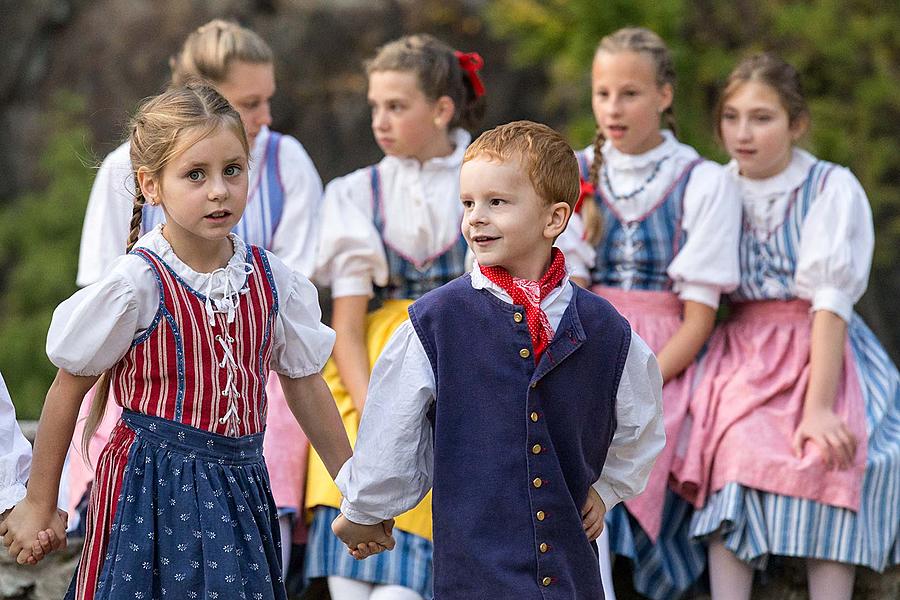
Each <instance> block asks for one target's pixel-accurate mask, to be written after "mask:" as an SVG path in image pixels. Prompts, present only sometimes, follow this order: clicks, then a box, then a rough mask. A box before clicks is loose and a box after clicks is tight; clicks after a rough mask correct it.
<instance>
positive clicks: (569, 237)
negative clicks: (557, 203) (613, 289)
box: [554, 213, 597, 282]
mask: <svg viewBox="0 0 900 600" xmlns="http://www.w3.org/2000/svg"><path fill="white" fill-rule="evenodd" d="M554 245H555V246H556V247H557V248H559V249H560V250H562V253H563V256H565V257H566V270H567V271H568V273H569V276H570V277H578V278H581V279H584V280H586V281H588V282H589V281H590V280H591V269H592V268H594V262H595V261H596V259H597V251H596V250H595V249H594V247H593V246H591V245H590V243H588V241H587V240H585V239H584V220H583V219H582V218H581V215H580V214H578V213H574V214H572V216H571V217H570V218H569V224H568V225H566V228H565V230H563V232H562V233H561V234H560V236H559V237H558V238H556V243H555V244H554Z"/></svg>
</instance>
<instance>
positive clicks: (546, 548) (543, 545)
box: [538, 543, 550, 554]
mask: <svg viewBox="0 0 900 600" xmlns="http://www.w3.org/2000/svg"><path fill="white" fill-rule="evenodd" d="M549 549H550V546H548V545H547V544H545V543H541V545H540V546H538V550H540V551H541V554H543V553H545V552H546V551H547V550H549Z"/></svg>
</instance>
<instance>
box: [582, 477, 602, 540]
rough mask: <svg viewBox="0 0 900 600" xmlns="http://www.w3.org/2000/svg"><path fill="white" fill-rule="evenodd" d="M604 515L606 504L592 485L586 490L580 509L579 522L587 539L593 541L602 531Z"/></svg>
mask: <svg viewBox="0 0 900 600" xmlns="http://www.w3.org/2000/svg"><path fill="white" fill-rule="evenodd" d="M605 516H606V505H605V504H603V500H602V499H601V498H600V494H598V493H597V490H595V489H594V488H593V487H591V488H590V489H589V490H588V496H587V500H585V501H584V507H583V508H582V509H581V522H582V524H583V525H584V533H585V535H587V538H588V540H590V541H591V542H593V541H594V540H596V539H597V538H598V537H600V534H601V533H602V532H603V518H604V517H605Z"/></svg>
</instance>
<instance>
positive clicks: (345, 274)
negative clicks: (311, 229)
mask: <svg viewBox="0 0 900 600" xmlns="http://www.w3.org/2000/svg"><path fill="white" fill-rule="evenodd" d="M369 177H370V171H369V169H360V170H358V171H355V172H354V173H351V174H350V175H347V176H345V177H340V178H338V179H335V180H334V181H332V182H331V183H329V184H328V185H327V186H326V188H325V198H324V200H323V201H322V211H321V219H320V223H321V224H320V229H319V250H318V253H317V257H316V275H315V279H316V281H317V282H318V283H320V284H322V285H326V286H331V295H332V297H334V298H339V297H341V296H367V295H368V296H371V295H372V293H373V288H372V283H373V282H374V283H376V284H378V285H386V284H387V280H388V264H387V257H386V256H385V253H384V246H383V244H382V241H381V236H380V235H379V234H378V230H377V229H375V224H374V222H373V220H372V186H371V183H370V179H369Z"/></svg>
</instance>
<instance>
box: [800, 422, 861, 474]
mask: <svg viewBox="0 0 900 600" xmlns="http://www.w3.org/2000/svg"><path fill="white" fill-rule="evenodd" d="M807 440H809V441H811V442H812V443H814V444H815V445H816V446H817V447H818V448H819V452H821V453H822V460H823V461H824V462H825V464H826V465H827V466H828V468H838V469H847V468H849V467H850V466H851V465H852V464H853V457H854V456H856V443H857V440H856V436H854V435H853V433H852V432H851V431H850V430H849V429H848V428H847V424H846V423H844V420H843V419H841V418H840V417H839V416H837V415H836V414H835V413H834V411H832V410H831V409H825V408H817V409H812V410H810V409H809V408H807V410H805V411H804V412H803V419H802V420H801V421H800V424H799V425H798V426H797V430H796V431H795V432H794V439H793V443H792V445H793V447H794V455H795V456H796V457H797V458H803V446H804V444H805V443H806V441H807Z"/></svg>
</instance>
